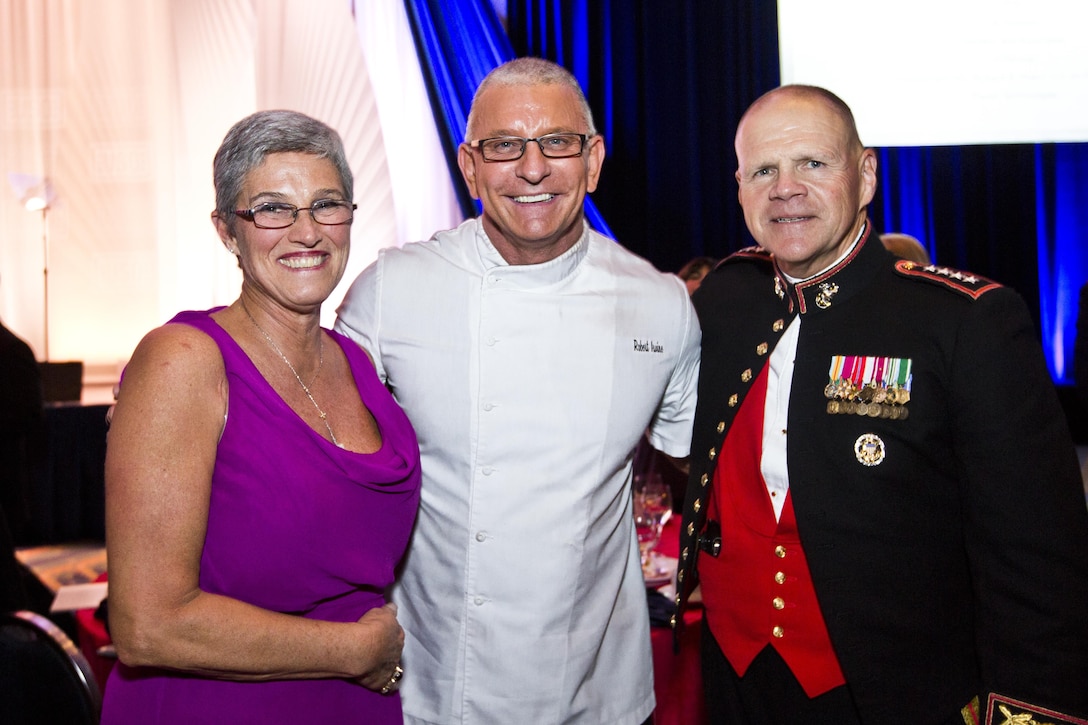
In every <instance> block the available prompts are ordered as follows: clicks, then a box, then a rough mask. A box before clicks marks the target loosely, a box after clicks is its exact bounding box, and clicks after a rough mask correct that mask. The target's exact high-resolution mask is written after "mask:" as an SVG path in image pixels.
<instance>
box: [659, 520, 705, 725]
mask: <svg viewBox="0 0 1088 725" xmlns="http://www.w3.org/2000/svg"><path fill="white" fill-rule="evenodd" d="M679 551H680V516H679V515H675V514H674V515H673V516H671V517H670V518H669V521H668V522H667V523H666V524H665V528H664V530H663V531H662V533H661V541H660V543H659V544H658V545H657V552H658V553H660V554H662V555H663V556H669V557H673V558H676V557H677V555H678V554H679ZM662 589H664V590H665V591H666V592H667V593H668V596H669V597H675V594H674V591H675V590H674V588H673V587H672V585H671V584H668V585H664V586H663V587H662ZM684 622H685V625H686V626H685V627H684V632H683V634H682V636H681V638H680V652H679V654H676V653H674V652H673V643H672V640H673V637H672V629H671V628H669V627H651V629H650V640H651V642H652V645H653V656H654V694H655V695H656V697H657V709H656V710H654V725H706V723H707V717H706V705H705V703H704V700H703V678H702V673H701V671H700V665H699V637H700V634H701V633H702V629H703V608H702V607H701V606H698V605H694V606H689V607H688V610H687V611H686V612H685V613H684Z"/></svg>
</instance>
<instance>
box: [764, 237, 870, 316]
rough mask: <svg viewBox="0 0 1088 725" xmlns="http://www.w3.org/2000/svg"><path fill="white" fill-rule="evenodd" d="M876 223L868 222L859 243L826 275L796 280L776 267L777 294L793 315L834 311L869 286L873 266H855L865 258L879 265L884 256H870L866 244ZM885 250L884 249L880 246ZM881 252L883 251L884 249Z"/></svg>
mask: <svg viewBox="0 0 1088 725" xmlns="http://www.w3.org/2000/svg"><path fill="white" fill-rule="evenodd" d="M872 226H873V225H872V223H871V222H870V221H869V220H868V219H866V220H865V224H864V225H863V226H862V228H861V231H860V232H859V234H858V237H857V239H855V240H854V243H853V244H852V245H850V248H849V249H848V250H846V252H844V253H843V255H842V256H841V257H839V258H838V259H837V260H835V261H834V262H833V263H832V264H831V265H830V266H829V267H827V268H826V269H824V270H823V271H822V272H818V273H817V274H814V275H812V276H811V277H807V278H805V279H802V280H798V279H794V278H791V277H790V276H788V275H787V274H786V273H785V272H783V271H782V270H781V269H780V268H779V267H778V263H777V262H775V265H774V289H775V293H776V294H777V295H778V296H779V297H781V298H782V299H784V300H786V302H787V303H788V305H789V309H790V312H798V313H800V314H802V315H803V314H806V313H811V312H814V311H818V310H826V309H829V308H831V307H832V306H833V305H834V304H835V302H836V301H841V300H843V299H846V298H848V297H850V296H852V295H853V294H854V293H855V292H857V291H858V290H859V289H861V288H862V287H864V286H865V281H866V280H867V279H869V278H870V277H871V268H872V264H869V263H866V264H854V262H855V260H858V259H859V258H864V259H866V260H868V261H869V262H873V263H878V262H879V259H880V257H881V255H879V254H877V255H875V256H874V255H873V254H866V247H867V246H871V245H867V244H866V242H867V241H869V239H870V231H871V229H872ZM877 246H881V245H877ZM877 251H878V252H879V251H883V247H882V246H881V249H880V250H877Z"/></svg>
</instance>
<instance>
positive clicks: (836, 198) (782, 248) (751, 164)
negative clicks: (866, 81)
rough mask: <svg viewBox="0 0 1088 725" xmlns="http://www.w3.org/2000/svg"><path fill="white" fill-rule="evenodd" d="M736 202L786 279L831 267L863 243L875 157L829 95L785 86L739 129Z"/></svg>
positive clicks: (753, 111)
mask: <svg viewBox="0 0 1088 725" xmlns="http://www.w3.org/2000/svg"><path fill="white" fill-rule="evenodd" d="M736 151H737V174H736V178H737V185H738V197H739V199H740V204H741V207H742V208H743V209H744V219H745V222H746V223H747V225H748V230H749V231H750V232H751V233H752V236H753V237H754V238H755V240H756V241H757V242H758V243H759V244H760V245H761V246H763V247H764V248H766V249H767V250H768V251H770V252H771V253H772V254H773V255H774V257H775V259H776V260H777V262H778V264H779V266H780V268H781V269H782V270H783V271H784V272H785V273H786V274H788V275H791V276H793V277H796V278H798V279H805V278H807V277H809V276H811V275H813V274H816V273H818V272H820V271H821V270H824V269H827V268H828V266H829V265H830V264H831V263H832V262H834V261H835V260H836V259H838V258H839V257H841V255H842V254H844V253H845V251H846V250H847V249H848V248H849V247H850V245H851V244H853V243H854V241H855V240H856V239H857V238H858V237H859V235H860V233H861V230H862V228H863V227H864V225H865V219H866V212H865V207H866V206H867V205H868V204H869V202H870V201H872V198H873V194H874V193H875V191H876V153H875V152H874V151H873V150H872V149H866V148H865V147H863V146H862V144H861V140H860V139H859V138H858V131H857V126H856V125H855V124H854V115H853V114H852V113H851V112H850V108H849V107H848V106H847V105H846V104H845V103H843V102H842V100H841V99H840V98H839V97H838V96H836V95H835V94H834V93H831V92H830V91H827V90H824V89H823V88H816V87H814V86H783V87H781V88H776V89H775V90H773V91H771V92H769V93H766V94H764V95H763V96H761V97H760V98H759V99H758V100H756V102H755V103H753V104H752V105H751V107H749V109H748V110H747V111H746V112H745V113H744V116H743V117H742V118H741V122H740V125H739V126H738V127H737V138H736Z"/></svg>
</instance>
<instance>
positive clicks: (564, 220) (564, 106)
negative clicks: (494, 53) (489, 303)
mask: <svg viewBox="0 0 1088 725" xmlns="http://www.w3.org/2000/svg"><path fill="white" fill-rule="evenodd" d="M560 132H568V133H582V134H588V133H589V128H588V127H587V124H586V119H585V117H584V116H583V114H582V109H581V106H580V104H579V102H578V98H577V96H576V94H575V92H574V91H573V90H572V89H570V88H568V87H566V86H563V85H559V84H537V85H493V86H490V87H488V88H486V89H485V90H484V91H483V92H482V93H481V94H480V95H479V97H478V98H477V99H476V106H475V109H474V114H473V127H472V128H470V129H469V138H470V139H474V140H476V139H484V138H492V137H495V136H519V137H522V138H536V137H538V136H543V135H545V134H549V133H560ZM603 161H604V140H603V139H602V138H601V137H600V136H594V137H593V138H590V139H588V140H587V141H586V143H585V147H584V149H583V151H582V155H581V156H573V157H570V158H564V159H551V158H547V157H546V156H544V154H543V153H541V151H540V147H539V146H537V144H535V143H530V144H527V145H526V147H525V154H524V155H523V156H522V157H521V158H520V159H518V160H517V161H484V159H483V156H481V155H480V151H479V149H473V148H471V147H469V146H468V145H467V144H461V147H460V148H459V149H458V151H457V162H458V165H459V166H460V167H461V173H462V175H463V176H464V178H465V183H466V184H467V185H468V189H469V192H470V193H471V194H472V197H473V198H474V199H479V200H480V202H481V203H482V205H483V225H484V229H485V230H486V232H487V236H488V238H489V239H490V240H491V243H492V244H494V245H495V249H497V250H498V252H499V253H500V254H501V255H502V256H503V258H504V259H505V260H506V261H507V262H509V263H510V264H538V263H540V262H546V261H548V260H550V259H555V258H556V257H558V256H560V255H561V254H563V253H564V252H565V251H567V250H568V249H570V248H571V247H572V246H574V244H575V242H577V241H578V239H579V238H580V237H581V235H582V216H583V202H584V201H585V196H586V194H587V193H589V192H592V191H594V190H595V189H596V188H597V180H598V178H599V176H600V172H601V164H602V162H603Z"/></svg>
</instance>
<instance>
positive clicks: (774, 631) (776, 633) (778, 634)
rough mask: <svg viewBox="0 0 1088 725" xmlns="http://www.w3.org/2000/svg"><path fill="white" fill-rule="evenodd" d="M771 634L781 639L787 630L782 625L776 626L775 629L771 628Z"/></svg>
mask: <svg viewBox="0 0 1088 725" xmlns="http://www.w3.org/2000/svg"><path fill="white" fill-rule="evenodd" d="M771 634H773V635H774V636H775V637H778V638H779V639H781V638H782V635H783V634H785V632H784V631H783V630H782V628H781V627H775V628H774V629H772V630H771Z"/></svg>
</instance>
